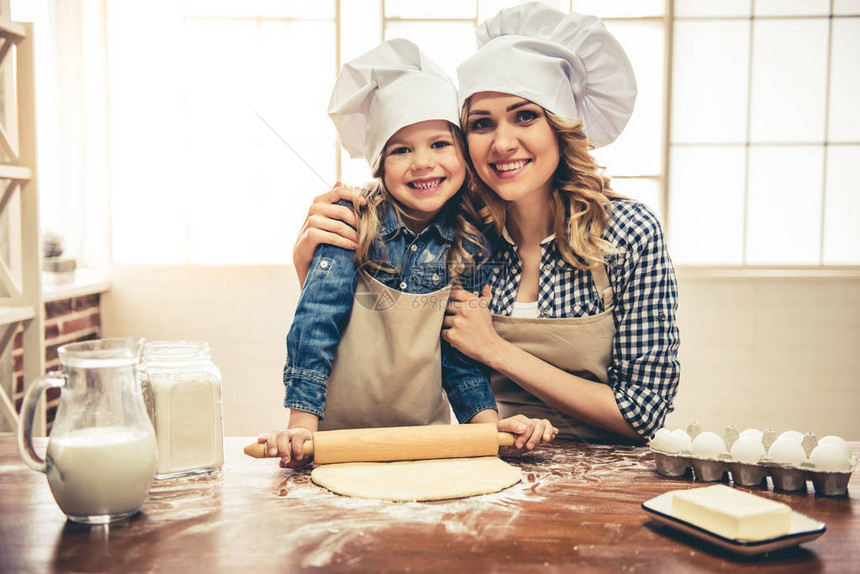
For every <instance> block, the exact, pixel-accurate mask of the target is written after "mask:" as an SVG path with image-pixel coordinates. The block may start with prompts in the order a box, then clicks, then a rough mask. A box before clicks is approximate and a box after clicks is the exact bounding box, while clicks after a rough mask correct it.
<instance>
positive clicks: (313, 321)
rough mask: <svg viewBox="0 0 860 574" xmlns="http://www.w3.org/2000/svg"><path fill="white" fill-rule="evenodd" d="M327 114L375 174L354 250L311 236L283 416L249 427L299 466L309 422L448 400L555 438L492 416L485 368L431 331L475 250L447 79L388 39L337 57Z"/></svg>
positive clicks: (315, 425) (465, 411) (393, 418)
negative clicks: (275, 427) (342, 59)
mask: <svg viewBox="0 0 860 574" xmlns="http://www.w3.org/2000/svg"><path fill="white" fill-rule="evenodd" d="M329 114H330V116H331V117H332V119H333V121H334V123H335V125H336V127H337V129H338V134H339V136H340V138H341V142H342V144H343V146H344V147H345V148H346V149H347V151H349V152H350V155H352V157H364V158H366V159H368V161H369V162H370V163H371V167H372V168H373V172H374V176H375V177H376V178H377V182H375V183H374V184H372V185H371V186H369V187H368V188H367V189H366V190H365V192H364V197H365V199H366V204H365V206H364V208H363V212H362V213H361V216H360V218H358V221H359V229H358V234H357V238H358V246H357V249H356V251H355V253H353V252H352V251H350V250H347V249H343V248H341V247H335V246H331V245H322V246H320V247H319V248H318V249H317V250H316V253H315V255H314V258H313V261H312V263H311V267H310V272H309V274H308V276H307V279H306V280H305V284H304V288H303V290H302V295H301V298H300V300H299V304H298V307H297V309H296V313H295V317H294V319H293V324H292V326H291V328H290V332H289V334H288V336H287V363H286V366H285V367H284V385H285V386H286V396H285V400H284V406H286V407H287V408H289V409H290V417H289V423H288V428H287V429H286V430H284V431H272V432H271V433H269V434H268V435H262V436H260V437H259V439H258V440H259V441H260V442H266V443H267V446H268V449H269V454H270V455H275V454H277V455H279V456H281V465H282V466H298V465H301V464H304V463H305V462H306V461H305V460H304V457H303V456H302V454H301V452H302V450H301V449H302V445H303V444H304V442H305V441H306V440H308V439H310V438H311V433H313V432H314V431H316V430H317V429H337V428H359V427H378V426H404V425H422V424H434V423H449V422H450V415H449V401H450V408H452V409H453V410H454V413H455V414H456V416H457V418H458V420H459V421H460V422H472V423H478V422H492V423H496V424H498V427H499V429H500V430H507V431H510V432H515V433H517V434H518V437H517V442H516V445H517V447H520V448H523V447H524V448H534V446H535V445H536V444H538V443H539V442H542V441H548V440H551V439H552V437H553V431H554V430H555V429H554V428H553V427H552V426H551V425H550V424H549V423H548V422H547V421H536V420H535V421H533V420H528V419H526V418H525V417H523V416H514V417H511V418H509V419H507V420H505V421H499V417H498V413H497V412H496V405H495V400H494V398H493V394H492V392H491V390H490V387H489V382H488V379H487V375H486V372H485V371H484V370H482V368H481V367H480V365H479V364H477V363H476V362H474V361H471V360H469V359H467V358H466V357H464V356H463V355H461V354H460V353H459V352H457V351H455V350H454V349H453V348H451V347H450V346H448V345H446V344H443V343H442V342H441V341H440V331H441V325H442V319H443V315H444V312H445V305H446V302H447V297H448V292H449V290H450V287H449V286H448V285H449V280H453V281H457V282H458V283H459V284H461V285H463V286H468V285H469V283H470V281H473V280H474V278H473V277H471V276H470V275H469V274H467V273H464V271H463V270H467V269H470V268H473V267H474V265H475V263H476V262H477V261H476V260H477V259H478V258H480V257H481V255H482V251H483V250H484V247H483V239H482V236H481V233H480V232H479V231H478V229H477V228H476V227H475V225H474V224H473V223H472V221H475V220H477V218H476V217H475V216H474V209H473V208H472V207H471V204H470V202H469V196H468V192H466V191H464V190H463V188H464V182H465V179H466V165H465V159H464V156H463V144H462V140H461V137H462V136H461V135H460V133H459V130H458V128H457V127H455V126H456V125H457V124H458V117H457V101H456V91H455V89H454V87H453V84H452V83H451V82H450V80H449V79H448V78H447V76H445V74H444V73H443V72H442V71H441V70H440V69H439V68H438V67H437V66H436V65H435V64H433V63H432V62H431V61H429V60H428V59H427V58H426V56H424V55H423V54H422V53H421V52H420V51H419V50H418V48H417V47H416V46H415V45H414V44H412V43H411V42H408V41H406V40H400V39H398V40H391V41H389V42H386V43H383V44H381V45H380V46H378V47H377V48H375V49H373V50H371V51H370V52H368V53H367V54H365V55H363V56H361V57H360V58H358V59H356V60H354V61H352V62H350V63H348V64H347V65H345V66H344V69H343V71H342V72H341V74H340V76H339V77H338V80H337V82H336V84H335V88H334V93H333V95H332V100H331V103H330V105H329ZM483 256H484V257H486V254H484V255H483ZM449 269H450V270H452V273H450V275H451V276H450V277H449V272H448V271H449ZM356 303H357V304H356ZM440 381H441V383H442V384H441V387H443V388H444V391H445V392H444V393H443V388H440Z"/></svg>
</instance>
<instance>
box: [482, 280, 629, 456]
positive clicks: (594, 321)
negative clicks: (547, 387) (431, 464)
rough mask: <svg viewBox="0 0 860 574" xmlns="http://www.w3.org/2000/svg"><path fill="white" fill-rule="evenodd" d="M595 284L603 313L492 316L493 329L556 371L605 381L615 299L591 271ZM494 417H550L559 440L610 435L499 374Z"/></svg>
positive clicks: (495, 383)
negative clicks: (556, 316) (555, 316)
mask: <svg viewBox="0 0 860 574" xmlns="http://www.w3.org/2000/svg"><path fill="white" fill-rule="evenodd" d="M591 276H592V278H593V279H594V286H595V287H596V288H597V292H598V293H600V294H601V295H602V297H603V308H604V311H603V312H602V313H599V314H597V315H592V316H589V317H572V318H567V319H540V318H538V319H525V318H517V317H506V316H502V315H493V326H494V327H495V328H496V332H497V333H498V334H499V335H500V336H501V337H502V338H504V339H505V340H507V341H510V342H511V343H514V344H515V345H517V346H518V347H520V348H521V349H523V350H524V351H526V352H528V353H531V354H532V355H534V356H536V357H538V358H539V359H542V360H544V361H546V362H548V363H550V364H552V365H555V366H556V367H558V368H559V369H563V370H565V371H567V372H569V373H573V374H574V375H578V376H580V377H584V378H586V379H590V380H592V381H599V382H602V383H608V378H607V375H606V370H607V368H608V367H609V364H610V361H611V360H612V340H613V338H614V337H615V320H614V318H613V316H612V310H613V307H614V299H613V295H612V287H611V286H610V285H609V278H608V277H607V276H606V269H605V268H603V267H601V268H599V269H594V270H592V272H591ZM490 381H491V384H492V387H493V392H494V393H495V394H496V402H497V403H498V405H499V416H501V417H502V418H505V417H510V416H513V415H516V414H524V415H526V416H527V417H532V418H540V419H549V421H550V422H552V424H554V425H555V426H556V427H557V428H558V429H559V434H558V438H563V439H573V440H577V439H578V440H582V439H589V440H605V439H608V438H610V437H613V436H615V435H612V434H610V433H608V432H607V431H605V430H603V429H599V428H597V427H594V426H591V425H587V424H585V423H583V422H580V421H578V420H576V419H574V418H571V417H569V416H567V415H564V414H562V413H560V412H558V411H556V410H555V409H553V408H552V407H550V406H548V405H546V404H545V403H544V402H543V401H541V400H540V399H538V398H537V397H535V396H534V395H532V394H530V393H528V392H526V391H524V390H523V389H522V388H521V387H520V386H519V385H517V384H516V383H514V382H512V381H511V380H510V379H508V378H506V377H504V376H503V375H501V374H499V373H493V375H492V377H491V379H490Z"/></svg>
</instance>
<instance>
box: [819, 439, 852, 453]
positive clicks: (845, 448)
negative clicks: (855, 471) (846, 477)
mask: <svg viewBox="0 0 860 574" xmlns="http://www.w3.org/2000/svg"><path fill="white" fill-rule="evenodd" d="M818 444H819V446H820V445H822V444H832V445H836V446H838V447H839V448H840V449H842V452H843V453H845V458H849V459H850V458H851V447H850V446H848V443H847V442H845V439H844V438H842V437H841V436H833V435H828V436H826V437H824V438H822V439H821V440H820V441H818Z"/></svg>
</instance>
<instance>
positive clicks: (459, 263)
mask: <svg viewBox="0 0 860 574" xmlns="http://www.w3.org/2000/svg"><path fill="white" fill-rule="evenodd" d="M448 127H449V129H450V130H451V136H452V138H453V141H454V147H455V148H456V149H457V152H458V153H459V154H460V156H461V157H462V158H463V161H464V162H466V163H467V165H468V159H467V158H468V155H467V153H466V142H465V140H464V138H463V132H462V131H460V128H459V127H457V126H454V125H453V124H450V123H449V124H448ZM385 158H386V152H385V149H384V148H383V151H382V153H380V154H379V157H378V158H377V159H376V161H375V162H374V164H373V177H374V178H375V179H374V181H373V182H371V183H369V184H367V185H365V186H363V187H362V188H361V189H360V194H361V195H362V196H363V197H364V198H365V199H366V200H367V202H366V204H365V205H363V206H362V205H359V198H358V196H357V195H356V196H355V197H354V198H353V204H352V208H353V211H354V212H355V214H356V219H357V220H358V228H357V229H356V231H357V232H358V247H357V248H356V250H355V257H354V260H355V264H356V267H358V268H364V267H365V266H366V267H369V268H370V269H373V270H378V271H383V272H385V273H397V272H398V270H397V269H393V268H391V267H388V266H386V264H385V261H384V256H383V260H374V259H373V258H371V256H370V251H371V247H372V246H373V244H374V242H375V241H377V240H378V238H379V231H380V227H381V224H382V217H383V215H384V214H385V209H386V206H387V205H392V206H393V207H394V209H395V210H396V211H397V213H398V215H400V216H401V217H402V214H403V211H402V209H401V207H400V204H399V203H398V201H397V200H396V199H395V198H394V197H393V196H392V195H391V194H390V193H389V191H388V190H387V189H386V188H385V183H384V182H385ZM470 180H471V171H470V170H469V169H467V173H466V179H465V181H464V182H463V185H462V187H461V188H460V190H459V191H458V192H457V193H456V195H454V196H453V197H452V198H451V199H449V200H448V201H449V202H451V201H453V202H456V206H455V209H456V214H457V215H456V223H455V228H454V242H453V243H452V244H451V247H450V248H449V250H448V260H447V266H448V275H449V280H450V281H451V282H452V283H455V284H457V283H459V279H460V277H461V275H462V274H463V273H465V271H466V270H468V269H472V268H474V267H475V266H476V265H477V263H476V260H479V261H480V260H481V259H483V258H484V257H485V255H486V254H487V252H488V249H487V247H486V246H485V244H484V243H485V242H484V239H483V236H482V234H481V232H480V230H479V229H478V225H479V224H480V222H481V217H480V216H479V215H478V212H477V209H476V207H475V203H474V198H473V195H472V191H471V189H472V185H471V183H470ZM466 244H471V245H472V247H473V248H472V253H470V251H469V250H468V249H467V248H466ZM383 253H384V250H383Z"/></svg>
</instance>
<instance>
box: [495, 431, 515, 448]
mask: <svg viewBox="0 0 860 574" xmlns="http://www.w3.org/2000/svg"><path fill="white" fill-rule="evenodd" d="M515 440H516V437H515V436H514V434H513V433H509V432H500V433H499V446H514V441H515Z"/></svg>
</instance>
